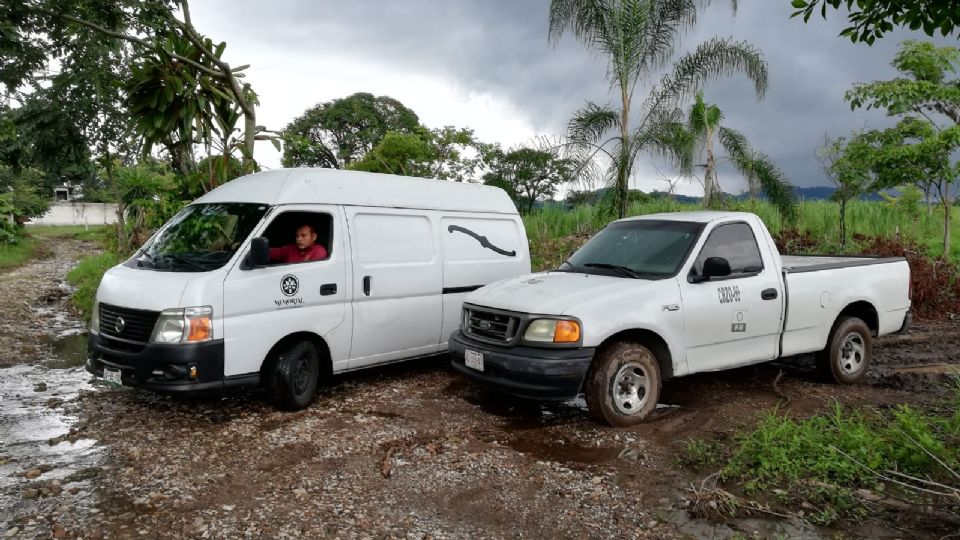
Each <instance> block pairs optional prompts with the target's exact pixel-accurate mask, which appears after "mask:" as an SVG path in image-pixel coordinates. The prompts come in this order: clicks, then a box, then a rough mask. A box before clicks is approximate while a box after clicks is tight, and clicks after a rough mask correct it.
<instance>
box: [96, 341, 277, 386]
mask: <svg viewBox="0 0 960 540" xmlns="http://www.w3.org/2000/svg"><path fill="white" fill-rule="evenodd" d="M105 367H107V368H112V369H117V370H120V381H121V382H122V383H123V385H124V386H133V387H137V388H147V389H150V390H154V391H157V392H167V393H175V394H197V393H207V392H216V391H219V390H223V389H224V388H227V387H230V386H239V385H241V384H256V383H257V382H259V378H257V377H255V378H256V379H257V380H256V381H254V380H251V378H250V377H244V378H233V377H230V378H225V377H224V376H223V340H222V339H220V340H214V341H207V342H204V343H189V344H179V345H166V344H157V343H148V344H146V345H143V344H132V343H128V342H124V341H121V340H117V339H113V338H111V337H109V336H101V335H99V334H94V333H91V334H90V337H89V339H88V341H87V363H86V369H87V371H89V372H90V373H92V374H94V375H96V376H98V377H103V368H105ZM191 368H195V369H196V377H191V376H190V372H191ZM235 379H236V380H235ZM238 383H240V384H238Z"/></svg>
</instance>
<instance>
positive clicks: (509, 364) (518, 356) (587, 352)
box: [449, 331, 595, 400]
mask: <svg viewBox="0 0 960 540" xmlns="http://www.w3.org/2000/svg"><path fill="white" fill-rule="evenodd" d="M449 347H450V357H451V361H450V363H451V365H452V366H453V369H455V370H456V371H457V372H459V373H461V374H462V375H464V376H466V377H467V378H468V379H470V380H473V381H476V382H478V383H481V384H483V385H486V386H490V387H493V388H496V389H498V390H501V391H504V392H507V393H509V394H513V395H516V396H521V397H526V398H533V399H543V400H564V399H571V398H574V397H576V396H577V394H579V393H580V389H581V387H582V386H583V380H584V378H585V377H586V376H587V370H589V369H590V362H591V361H592V360H593V354H594V351H595V349H594V348H592V347H581V348H576V349H559V348H546V347H523V346H520V347H499V346H496V345H491V344H488V343H484V342H480V341H477V340H474V339H470V338H468V337H466V336H464V335H463V334H462V333H461V332H459V331H458V332H454V333H453V335H451V336H450V342H449ZM467 349H470V350H472V351H476V352H478V353H481V354H483V371H478V370H476V369H473V368H469V367H467V366H466V364H465V363H464V356H465V352H464V351H466V350H467Z"/></svg>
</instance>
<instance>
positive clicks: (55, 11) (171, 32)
mask: <svg viewBox="0 0 960 540" xmlns="http://www.w3.org/2000/svg"><path fill="white" fill-rule="evenodd" d="M17 4H18V5H17V6H16V7H15V8H13V9H8V12H7V13H6V15H7V16H9V17H11V18H15V20H16V23H15V24H16V26H14V25H11V26H13V30H14V31H13V32H12V33H11V34H12V35H13V36H14V37H13V38H12V40H11V42H13V43H14V45H20V46H23V47H28V48H30V47H32V46H33V43H32V42H31V39H32V37H33V34H34V33H40V34H42V35H43V36H44V39H41V40H40V43H41V44H43V43H47V42H50V43H52V44H53V45H54V46H55V47H60V48H66V47H69V46H71V40H70V36H71V35H72V33H73V32H76V31H77V29H78V28H83V29H84V30H87V31H94V32H97V33H99V34H100V35H102V36H107V37H110V38H113V39H116V40H122V41H124V42H126V43H128V44H129V45H130V46H131V47H132V48H133V49H134V50H135V51H136V52H137V53H138V54H143V55H146V56H148V57H149V56H155V57H158V58H160V59H161V61H166V60H169V61H170V62H171V63H176V64H182V65H183V66H184V69H185V70H196V72H197V73H201V74H203V75H205V76H207V77H210V78H211V79H213V80H216V81H217V82H218V83H219V85H220V86H221V88H222V93H223V96H221V97H223V98H224V99H227V100H230V101H232V102H234V103H235V104H236V105H237V106H238V107H239V108H240V110H241V111H242V113H243V120H244V128H243V142H242V144H241V145H240V146H239V149H240V152H241V154H242V155H243V161H244V164H245V166H247V167H248V168H250V169H255V168H256V162H255V161H254V158H253V150H254V142H255V141H256V140H257V139H258V135H259V136H260V138H264V134H265V133H264V132H265V129H264V128H262V127H260V126H257V124H256V105H257V102H256V95H255V94H253V93H252V92H251V91H250V88H249V85H244V84H241V82H240V79H241V78H242V76H243V74H242V71H243V70H244V69H246V68H247V67H249V66H238V67H232V66H230V64H228V63H227V62H226V61H224V60H223V59H222V58H221V54H222V52H223V46H224V45H223V44H222V43H221V44H219V45H214V43H213V42H212V41H211V40H210V39H209V38H206V37H204V36H203V35H201V34H200V33H199V32H198V31H197V30H196V28H195V27H194V26H193V22H192V19H191V16H190V6H189V3H188V0H175V1H174V0H171V1H170V2H167V1H164V0H148V1H140V2H138V1H135V0H118V1H115V2H108V1H106V0H87V1H86V2H78V3H77V4H75V5H71V6H69V8H67V7H64V6H63V3H62V2H55V1H53V0H25V1H22V2H17ZM174 6H176V7H177V8H179V12H180V14H181V15H182V20H181V19H180V18H177V17H176V16H175V14H174V10H173V8H174ZM94 20H96V21H97V22H93V21H94ZM143 34H146V35H148V36H150V37H147V38H144V37H141V35H143ZM45 40H46V41H45ZM174 41H177V42H183V41H185V42H188V43H189V44H190V45H191V46H192V47H193V48H194V49H195V50H196V54H195V55H194V56H192V57H191V56H188V55H184V54H181V52H180V50H178V46H181V45H182V44H181V43H174ZM0 45H2V42H0ZM11 46H13V45H11ZM41 46H42V45H41ZM22 71H23V70H22V69H21V70H16V71H15V73H14V74H19V73H20V72H22ZM11 78H12V77H11ZM8 86H9V84H8ZM171 91H173V88H168V89H167V90H164V92H171ZM168 101H169V99H168ZM201 129H203V127H202V126H201Z"/></svg>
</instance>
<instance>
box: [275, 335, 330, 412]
mask: <svg viewBox="0 0 960 540" xmlns="http://www.w3.org/2000/svg"><path fill="white" fill-rule="evenodd" d="M319 379H320V355H319V354H318V353H317V348H316V347H315V346H314V345H313V343H310V342H309V341H296V342H293V343H290V344H289V345H287V346H285V347H284V348H282V349H280V350H278V351H277V353H276V354H275V355H274V357H273V358H272V359H271V363H270V366H269V368H268V370H267V385H266V386H267V391H268V392H269V394H270V398H271V400H272V401H273V403H274V404H275V405H276V406H277V407H278V408H280V409H284V410H287V411H298V410H300V409H304V408H306V407H307V406H308V405H310V403H311V402H312V401H313V395H314V393H315V392H316V391H317V384H318V382H319Z"/></svg>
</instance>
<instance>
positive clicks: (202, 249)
mask: <svg viewBox="0 0 960 540" xmlns="http://www.w3.org/2000/svg"><path fill="white" fill-rule="evenodd" d="M268 208H269V207H268V206H267V205H265V204H253V203H211V204H192V205H190V206H188V207H186V208H184V209H183V210H181V211H180V212H179V213H177V215H175V216H173V218H172V219H170V221H169V222H167V224H166V225H165V226H164V227H163V228H162V229H160V231H158V232H157V233H156V234H155V235H153V238H151V239H150V241H148V242H147V244H146V245H144V246H143V247H142V248H140V249H139V250H138V251H137V253H136V255H134V257H133V258H132V259H131V260H130V261H129V264H128V265H129V266H132V267H134V268H145V269H151V270H160V271H165V272H208V271H210V270H216V269H217V268H220V267H222V266H223V265H224V264H226V263H227V261H229V260H230V258H231V257H233V254H234V253H236V252H237V250H238V249H240V246H241V245H242V244H243V241H244V240H246V238H247V236H249V235H250V232H251V231H253V228H254V227H256V225H257V223H259V222H260V220H261V219H262V218H263V215H264V214H265V213H266V212H267V209H268Z"/></svg>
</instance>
